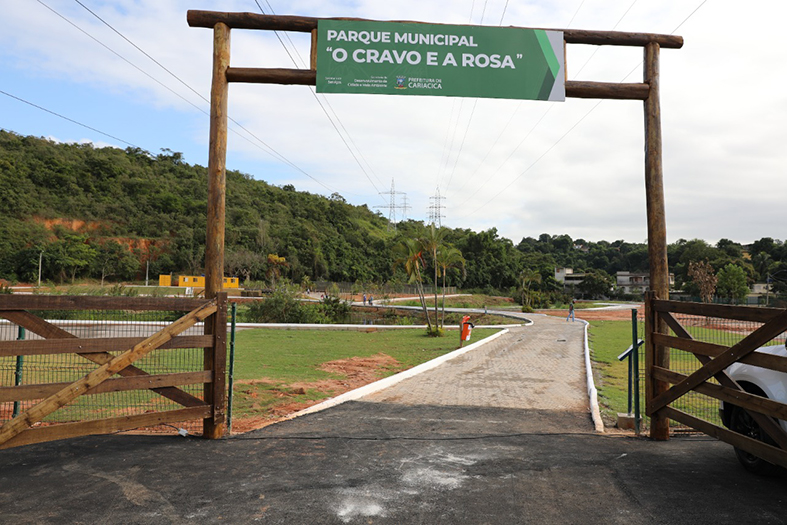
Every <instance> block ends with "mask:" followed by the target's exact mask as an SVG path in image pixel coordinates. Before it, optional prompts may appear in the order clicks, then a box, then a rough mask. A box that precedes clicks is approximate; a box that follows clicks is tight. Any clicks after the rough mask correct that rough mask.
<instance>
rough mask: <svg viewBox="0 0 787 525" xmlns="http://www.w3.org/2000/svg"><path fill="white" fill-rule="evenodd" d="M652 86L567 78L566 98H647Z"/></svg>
mask: <svg viewBox="0 0 787 525" xmlns="http://www.w3.org/2000/svg"><path fill="white" fill-rule="evenodd" d="M649 93H650V86H649V85H648V84H645V83H639V84H637V83H629V84H623V83H618V82H585V81H579V80H566V98H603V99H616V100H646V99H647V98H648V95H649Z"/></svg>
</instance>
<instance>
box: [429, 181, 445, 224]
mask: <svg viewBox="0 0 787 525" xmlns="http://www.w3.org/2000/svg"><path fill="white" fill-rule="evenodd" d="M444 199H445V197H443V196H442V195H440V188H439V187H438V188H437V189H436V190H435V194H434V196H433V197H429V202H430V203H431V204H430V205H429V224H433V225H435V226H436V227H438V228H442V227H443V219H444V218H445V215H443V211H442V210H443V208H445V206H444V205H443V204H442V201H443V200H444Z"/></svg>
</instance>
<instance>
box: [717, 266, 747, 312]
mask: <svg viewBox="0 0 787 525" xmlns="http://www.w3.org/2000/svg"><path fill="white" fill-rule="evenodd" d="M716 277H717V279H718V285H717V288H716V289H717V291H718V293H719V295H721V296H722V297H728V298H730V299H732V300H733V301H734V302H736V303H739V302H742V301H743V300H745V299H746V296H747V295H748V294H749V286H748V285H747V284H746V272H745V271H744V270H743V268H741V267H740V266H736V265H734V264H728V265H727V266H725V267H724V268H722V269H721V270H719V273H718V274H717V275H716Z"/></svg>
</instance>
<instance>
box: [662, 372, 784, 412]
mask: <svg viewBox="0 0 787 525" xmlns="http://www.w3.org/2000/svg"><path fill="white" fill-rule="evenodd" d="M653 376H654V377H656V378H658V379H661V380H662V381H669V382H670V383H672V384H677V383H680V382H681V381H683V380H685V379H686V378H687V377H688V376H687V375H685V374H681V373H678V372H673V371H672V370H666V369H664V368H659V367H654V369H653ZM694 391H695V392H699V393H700V394H703V395H706V396H708V397H712V398H714V399H718V400H721V401H725V402H727V403H732V404H733V405H737V406H739V407H742V408H745V409H747V410H751V411H752V412H759V413H760V414H763V415H766V416H770V417H775V418H776V419H783V420H785V421H787V404H784V403H779V402H778V401H774V400H772V399H768V398H766V397H762V396H756V395H754V394H750V393H748V392H745V391H743V390H737V389H735V388H727V387H725V386H721V385H717V384H715V383H707V382H706V383H702V384H701V385H699V386H698V387H697V388H695V389H694Z"/></svg>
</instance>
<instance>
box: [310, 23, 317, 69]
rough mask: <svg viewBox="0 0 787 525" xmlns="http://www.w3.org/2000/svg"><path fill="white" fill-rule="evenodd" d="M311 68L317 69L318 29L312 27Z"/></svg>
mask: <svg viewBox="0 0 787 525" xmlns="http://www.w3.org/2000/svg"><path fill="white" fill-rule="evenodd" d="M309 69H311V70H312V71H317V30H316V29H312V41H311V52H310V53H309Z"/></svg>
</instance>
